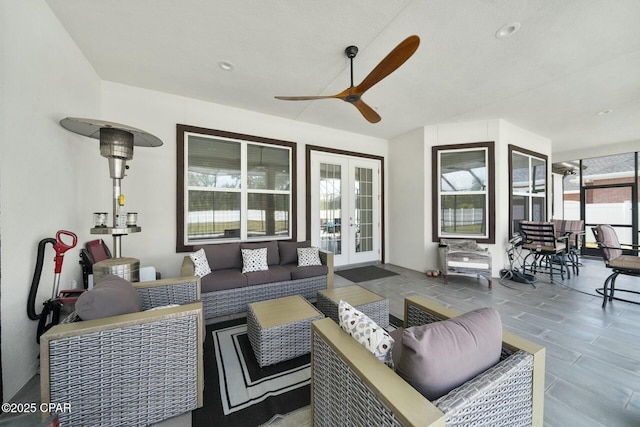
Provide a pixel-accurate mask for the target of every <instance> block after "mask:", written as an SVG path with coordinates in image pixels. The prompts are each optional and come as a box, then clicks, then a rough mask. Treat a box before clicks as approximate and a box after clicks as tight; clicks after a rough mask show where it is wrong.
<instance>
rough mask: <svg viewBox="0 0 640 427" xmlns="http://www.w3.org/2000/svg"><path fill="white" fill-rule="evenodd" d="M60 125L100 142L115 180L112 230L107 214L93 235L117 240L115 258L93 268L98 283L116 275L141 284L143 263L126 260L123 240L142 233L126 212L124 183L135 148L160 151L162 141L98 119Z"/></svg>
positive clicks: (97, 215)
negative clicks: (101, 279)
mask: <svg viewBox="0 0 640 427" xmlns="http://www.w3.org/2000/svg"><path fill="white" fill-rule="evenodd" d="M60 125H61V126H62V127H63V128H65V129H67V130H69V131H71V132H74V133H77V134H79V135H84V136H88V137H90V138H94V139H98V140H100V155H101V156H102V157H106V158H107V160H109V174H110V176H111V178H112V180H113V223H112V226H111V227H109V226H108V224H107V220H106V217H107V215H106V213H104V212H98V213H95V214H94V227H93V228H92V229H91V234H106V235H111V236H112V237H113V254H114V255H113V258H111V259H106V260H103V261H100V262H97V263H95V264H94V266H93V270H94V279H97V278H98V277H100V276H102V275H104V274H115V275H118V276H121V277H124V278H126V279H128V280H132V281H137V280H138V270H139V265H140V261H139V260H137V259H135V258H122V245H121V239H122V236H126V235H128V234H131V233H139V232H140V231H142V229H141V227H139V226H138V225H137V214H135V213H133V212H130V213H129V214H125V212H124V206H123V205H124V196H123V194H122V187H121V185H122V179H123V178H124V176H125V170H126V169H128V166H127V164H126V163H127V160H131V159H132V158H133V147H134V145H135V146H139V147H159V146H161V145H162V141H161V140H160V139H159V138H158V137H156V136H154V135H151V134H149V133H147V132H145V131H143V130H140V129H136V128H133V127H130V126H126V125H123V124H120V123H113V122H106V121H101V120H94V119H81V118H75V117H67V118H66V119H62V120H60Z"/></svg>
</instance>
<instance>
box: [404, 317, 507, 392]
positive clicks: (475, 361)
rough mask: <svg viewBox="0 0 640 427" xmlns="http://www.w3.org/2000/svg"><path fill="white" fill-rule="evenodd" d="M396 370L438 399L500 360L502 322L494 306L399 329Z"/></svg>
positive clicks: (418, 388)
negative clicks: (400, 335) (400, 330)
mask: <svg viewBox="0 0 640 427" xmlns="http://www.w3.org/2000/svg"><path fill="white" fill-rule="evenodd" d="M398 346H402V349H401V353H400V357H399V359H398V360H397V365H396V372H397V373H398V375H400V376H401V377H402V378H404V379H405V380H406V381H407V382H408V383H409V384H411V385H412V386H413V387H414V388H415V389H416V390H418V391H419V392H420V393H422V395H424V396H425V397H426V398H427V399H429V400H435V399H438V398H439V397H441V396H444V395H445V394H447V393H449V392H450V391H451V390H453V389H454V388H456V387H458V386H460V385H462V384H464V383H465V382H467V381H468V380H470V379H472V378H474V377H475V376H477V375H478V374H480V373H482V372H484V371H486V370H487V369H488V368H490V367H491V366H493V365H495V364H496V363H498V362H499V361H500V353H501V350H502V322H501V320H500V314H499V313H498V312H497V311H496V310H495V309H493V308H481V309H477V310H474V311H470V312H468V313H465V314H463V315H461V316H458V317H455V318H453V319H449V320H445V321H442V322H434V323H430V324H427V325H421V326H413V327H411V328H407V329H405V330H404V332H403V333H402V342H401V343H398V342H396V348H397V347H398Z"/></svg>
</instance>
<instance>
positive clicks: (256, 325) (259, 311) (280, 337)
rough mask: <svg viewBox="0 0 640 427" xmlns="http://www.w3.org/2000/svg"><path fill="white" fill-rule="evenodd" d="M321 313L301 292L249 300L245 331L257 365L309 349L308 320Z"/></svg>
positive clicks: (287, 358)
mask: <svg viewBox="0 0 640 427" xmlns="http://www.w3.org/2000/svg"><path fill="white" fill-rule="evenodd" d="M323 317H324V314H322V313H321V312H319V311H318V310H317V309H316V308H315V307H314V306H313V305H311V304H310V303H309V302H308V301H307V300H306V299H304V298H303V297H301V296H300V295H294V296H290V297H285V298H278V299H272V300H268V301H261V302H256V303H253V304H249V309H248V311H247V335H248V336H249V342H250V343H251V347H252V348H253V352H254V353H255V355H256V360H257V361H258V364H259V365H260V367H263V366H267V365H273V364H274V363H278V362H282V361H283V360H289V359H293V358H294V357H298V356H302V355H303V354H307V353H309V352H310V351H311V322H313V321H314V320H317V319H322V318H323Z"/></svg>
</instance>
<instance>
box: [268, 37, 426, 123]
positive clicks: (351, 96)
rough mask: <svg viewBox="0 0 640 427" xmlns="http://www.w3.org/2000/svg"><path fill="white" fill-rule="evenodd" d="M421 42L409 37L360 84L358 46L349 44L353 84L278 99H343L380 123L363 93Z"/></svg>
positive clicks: (391, 70)
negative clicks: (356, 66) (356, 61)
mask: <svg viewBox="0 0 640 427" xmlns="http://www.w3.org/2000/svg"><path fill="white" fill-rule="evenodd" d="M419 44H420V37H418V36H416V35H413V36H409V37H407V38H406V39H405V40H403V41H402V42H401V43H400V44H399V45H398V46H396V47H395V48H394V49H393V50H392V51H391V52H389V54H388V55H387V56H385V57H384V59H383V60H382V61H380V63H379V64H378V65H376V67H375V68H374V69H373V70H372V71H371V72H370V73H369V75H367V77H365V78H364V80H362V83H360V84H359V85H358V86H354V85H353V58H355V57H356V55H357V54H358V48H357V47H356V46H349V47H347V48H346V49H345V50H344V53H345V54H346V55H347V58H349V59H350V60H351V86H349V87H348V88H346V89H345V90H343V91H342V92H340V93H338V94H336V95H326V96H322V95H321V96H276V99H282V100H285V101H311V100H314V99H329V98H335V99H342V100H343V101H345V102H348V103H350V104H353V105H354V106H355V107H356V108H357V109H358V111H360V113H361V114H362V115H363V116H364V118H365V119H367V120H368V121H369V122H371V123H378V122H379V121H380V119H381V117H380V115H379V114H378V113H376V111H375V110H374V109H373V108H371V107H370V106H369V105H367V104H366V103H365V102H364V101H363V100H362V95H363V94H364V93H365V92H366V91H367V90H369V89H370V88H371V87H372V86H373V85H375V84H376V83H378V82H379V81H380V80H382V79H384V78H385V77H387V76H388V75H389V74H391V73H393V72H394V71H395V70H397V69H398V68H399V67H400V66H401V65H402V64H404V63H405V61H406V60H407V59H409V58H411V55H413V54H414V53H415V51H416V50H417V49H418V45H419Z"/></svg>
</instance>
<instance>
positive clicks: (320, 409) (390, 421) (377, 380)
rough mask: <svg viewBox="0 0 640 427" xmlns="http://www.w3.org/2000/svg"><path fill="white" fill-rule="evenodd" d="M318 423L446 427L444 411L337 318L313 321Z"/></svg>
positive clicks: (315, 418)
mask: <svg viewBox="0 0 640 427" xmlns="http://www.w3.org/2000/svg"><path fill="white" fill-rule="evenodd" d="M311 329H312V332H311V343H312V349H311V363H312V368H311V370H312V402H311V406H312V415H313V425H314V426H325V425H326V426H333V425H366V424H367V420H371V419H375V420H378V421H380V420H381V419H384V420H385V421H386V422H385V423H383V424H384V425H396V426H400V425H402V426H425V427H432V426H433V427H435V426H444V425H445V423H444V414H443V413H442V411H440V410H439V409H437V408H436V407H435V406H434V405H433V404H432V403H431V402H429V401H428V400H427V399H426V398H425V397H424V396H422V395H421V394H420V393H418V392H417V391H416V390H415V389H414V388H413V387H411V386H410V385H409V384H408V383H407V382H405V381H404V380H402V379H401V378H400V377H399V376H398V375H397V374H396V373H395V372H393V370H392V369H390V368H388V367H387V366H385V365H384V364H383V363H382V362H380V361H379V360H378V359H376V358H375V356H373V355H372V354H371V353H370V352H369V351H368V350H367V349H366V348H364V347H363V346H362V345H360V344H359V343H358V342H357V341H356V340H354V339H353V338H352V337H351V336H349V335H348V334H347V333H345V332H344V331H343V330H342V329H341V328H340V327H339V326H338V325H337V324H336V323H335V322H334V321H333V320H331V319H330V318H325V319H321V320H316V321H314V322H313V323H312V328H311Z"/></svg>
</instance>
